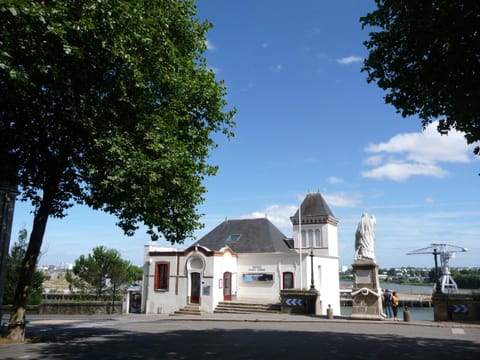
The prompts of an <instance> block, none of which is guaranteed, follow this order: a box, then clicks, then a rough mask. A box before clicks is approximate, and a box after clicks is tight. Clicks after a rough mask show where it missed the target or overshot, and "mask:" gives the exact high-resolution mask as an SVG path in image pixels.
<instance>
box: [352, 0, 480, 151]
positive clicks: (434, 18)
mask: <svg viewBox="0 0 480 360" xmlns="http://www.w3.org/2000/svg"><path fill="white" fill-rule="evenodd" d="M375 3H376V6H377V9H375V10H374V11H372V12H371V13H369V14H367V15H366V16H365V17H362V18H361V19H360V21H361V23H362V25H363V27H364V28H365V27H370V29H371V30H372V31H371V32H370V33H369V40H367V41H366V42H365V46H366V47H367V49H368V50H369V55H368V58H367V59H366V60H365V62H364V67H363V71H366V72H367V73H368V78H367V80H368V82H373V81H376V82H377V84H378V86H379V87H380V88H381V89H383V90H386V91H387V94H386V96H385V102H386V103H388V104H392V105H393V106H394V107H395V108H396V109H397V111H398V112H399V113H401V114H402V115H403V116H404V117H406V116H411V115H415V114H416V115H418V116H419V117H420V119H421V120H422V124H423V126H426V125H428V124H429V123H431V122H432V121H435V120H440V122H439V126H438V131H439V132H440V133H442V134H445V133H447V132H448V131H449V130H451V129H452V128H455V129H456V130H458V131H462V132H464V133H465V138H466V140H467V142H468V143H469V144H472V143H475V142H477V141H479V140H480V101H479V99H480V59H479V56H480V2H479V1H463V0H430V1H427V0H375ZM474 152H475V154H477V155H480V148H479V147H476V148H475V150H474Z"/></svg>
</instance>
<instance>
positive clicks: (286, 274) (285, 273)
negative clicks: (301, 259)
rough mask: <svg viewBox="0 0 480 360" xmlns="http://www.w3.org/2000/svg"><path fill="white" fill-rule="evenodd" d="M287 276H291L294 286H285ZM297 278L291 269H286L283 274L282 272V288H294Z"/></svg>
mask: <svg viewBox="0 0 480 360" xmlns="http://www.w3.org/2000/svg"><path fill="white" fill-rule="evenodd" d="M286 276H291V279H292V287H291V288H287V287H285V277H286ZM294 284H295V278H294V277H293V272H291V271H285V272H284V273H283V274H282V288H283V289H293V288H295V285H294Z"/></svg>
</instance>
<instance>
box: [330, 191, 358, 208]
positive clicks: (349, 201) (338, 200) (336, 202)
mask: <svg viewBox="0 0 480 360" xmlns="http://www.w3.org/2000/svg"><path fill="white" fill-rule="evenodd" d="M323 197H324V198H325V201H326V202H327V204H328V205H329V206H335V207H343V208H352V207H357V206H358V205H359V204H360V199H359V197H358V196H356V195H349V194H345V193H334V194H326V195H323Z"/></svg>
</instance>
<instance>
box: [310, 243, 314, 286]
mask: <svg viewBox="0 0 480 360" xmlns="http://www.w3.org/2000/svg"><path fill="white" fill-rule="evenodd" d="M310 273H311V275H312V280H311V283H310V290H315V283H314V282H313V248H310Z"/></svg>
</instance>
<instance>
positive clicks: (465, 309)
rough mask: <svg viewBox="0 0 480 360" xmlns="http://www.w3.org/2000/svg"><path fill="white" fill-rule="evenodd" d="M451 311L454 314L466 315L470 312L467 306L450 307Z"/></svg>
mask: <svg viewBox="0 0 480 360" xmlns="http://www.w3.org/2000/svg"><path fill="white" fill-rule="evenodd" d="M451 311H452V312H454V313H461V314H466V313H468V312H469V311H470V308H469V307H468V305H452V306H451Z"/></svg>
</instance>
